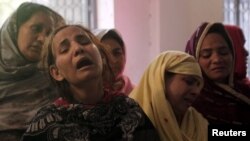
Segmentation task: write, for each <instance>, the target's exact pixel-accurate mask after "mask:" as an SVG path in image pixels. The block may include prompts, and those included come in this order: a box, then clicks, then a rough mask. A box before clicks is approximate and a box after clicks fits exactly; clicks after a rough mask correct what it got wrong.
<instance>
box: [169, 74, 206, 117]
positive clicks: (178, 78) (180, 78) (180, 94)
mask: <svg viewBox="0 0 250 141" xmlns="http://www.w3.org/2000/svg"><path fill="white" fill-rule="evenodd" d="M165 81H166V83H165V88H166V98H167V99H168V101H169V102H170V104H171V105H172V108H173V109H174V112H175V113H177V114H181V115H183V114H184V113H185V112H186V111H187V109H188V107H189V106H191V104H192V103H193V101H194V100H195V99H196V97H197V96H198V95H199V93H200V91H201V87H200V85H201V84H200V82H199V80H198V78H197V77H196V76H193V75H183V74H174V75H173V76H171V77H170V78H165Z"/></svg>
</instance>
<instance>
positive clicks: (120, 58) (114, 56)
mask: <svg viewBox="0 0 250 141" xmlns="http://www.w3.org/2000/svg"><path fill="white" fill-rule="evenodd" d="M102 43H104V44H105V45H106V46H105V47H106V48H105V50H106V51H107V53H108V56H109V57H110V59H109V61H110V63H109V65H110V67H111V69H112V71H113V73H114V74H115V77H117V76H119V75H120V74H121V73H122V72H123V69H124V67H125V61H126V60H125V52H124V51H123V49H122V46H121V45H120V44H119V43H118V42H117V41H116V40H114V39H104V40H102Z"/></svg>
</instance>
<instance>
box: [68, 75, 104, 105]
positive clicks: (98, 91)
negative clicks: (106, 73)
mask: <svg viewBox="0 0 250 141" xmlns="http://www.w3.org/2000/svg"><path fill="white" fill-rule="evenodd" d="M71 92H72V94H73V98H74V100H75V101H77V102H79V103H83V104H96V103H98V102H99V101H100V100H101V99H102V97H103V95H104V90H103V83H102V80H100V79H98V80H97V81H88V82H87V83H84V84H81V85H77V86H75V85H71Z"/></svg>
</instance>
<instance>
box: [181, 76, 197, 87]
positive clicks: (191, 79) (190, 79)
mask: <svg viewBox="0 0 250 141" xmlns="http://www.w3.org/2000/svg"><path fill="white" fill-rule="evenodd" d="M183 80H184V82H185V83H186V84H187V85H189V86H193V85H199V81H198V80H197V79H196V78H195V77H193V76H187V77H184V78H183Z"/></svg>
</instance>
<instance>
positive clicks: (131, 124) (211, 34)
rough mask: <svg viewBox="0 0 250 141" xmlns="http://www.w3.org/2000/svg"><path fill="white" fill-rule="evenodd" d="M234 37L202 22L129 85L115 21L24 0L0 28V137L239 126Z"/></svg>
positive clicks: (242, 93)
mask: <svg viewBox="0 0 250 141" xmlns="http://www.w3.org/2000/svg"><path fill="white" fill-rule="evenodd" d="M244 43H245V38H244V34H243V32H242V30H241V29H240V28H239V27H237V26H233V25H224V24H222V23H209V22H204V23H202V24H201V25H200V26H199V27H198V28H197V29H196V30H195V32H194V33H193V35H192V36H191V38H190V39H189V40H188V41H187V44H186V48H183V51H174V50H169V51H164V52H162V53H160V54H159V55H158V56H156V57H155V59H154V60H152V61H151V62H150V63H149V65H148V67H147V68H146V70H145V72H144V73H143V74H142V77H141V80H140V82H139V83H138V84H133V82H131V80H130V78H129V77H128V76H126V75H125V74H124V73H123V70H124V68H125V64H126V44H125V43H124V41H123V38H122V35H121V34H120V33H119V31H117V29H97V30H94V31H90V30H89V29H88V28H86V27H84V26H83V25H76V24H75V25H74V24H72V25H69V24H66V22H65V20H64V18H63V17H62V16H61V15H60V14H58V13H56V12H55V11H53V10H52V9H50V8H48V7H46V6H43V5H40V4H36V3H31V2H25V3H23V4H21V5H20V6H19V7H18V8H17V9H16V11H14V12H13V14H12V15H11V16H10V17H9V18H8V19H7V20H6V21H5V23H4V24H3V26H2V27H1V30H0V76H1V77H0V101H1V102H0V113H1V114H0V138H1V140H4V141H19V140H22V141H32V140H36V141H68V140H70V141H74V140H81V141H95V140H96V141H97V140H98V141H110V140H112V141H116V140H126V141H133V140H135V141H147V140H148V141H159V140H161V141H207V140H208V125H209V124H214V125H216V124H225V125H249V124H250V120H249V119H250V95H249V93H248V92H249V91H250V83H249V79H248V78H247V76H246V63H247V62H246V60H247V56H248V52H247V51H246V50H245V48H244ZM183 46H185V45H183Z"/></svg>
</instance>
